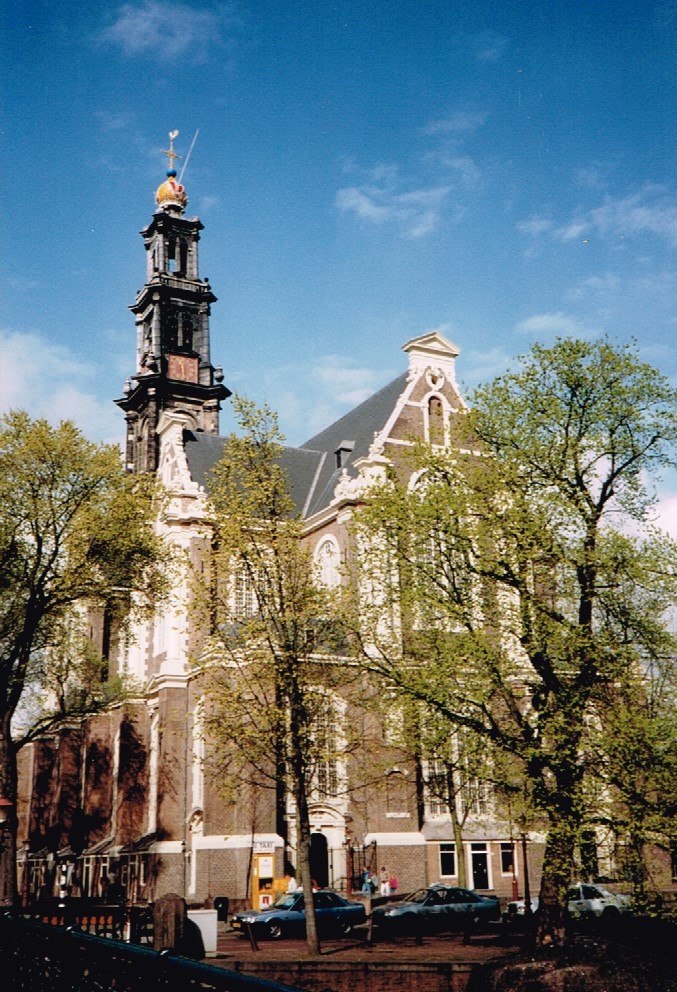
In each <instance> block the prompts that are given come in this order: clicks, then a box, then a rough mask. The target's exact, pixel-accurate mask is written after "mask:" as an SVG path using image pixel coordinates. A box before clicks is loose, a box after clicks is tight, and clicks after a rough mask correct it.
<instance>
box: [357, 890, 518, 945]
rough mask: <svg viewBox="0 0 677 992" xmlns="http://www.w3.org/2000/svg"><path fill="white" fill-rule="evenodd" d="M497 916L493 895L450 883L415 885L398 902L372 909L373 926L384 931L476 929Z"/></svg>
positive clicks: (496, 918) (498, 909) (497, 910)
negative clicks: (416, 886) (418, 887)
mask: <svg viewBox="0 0 677 992" xmlns="http://www.w3.org/2000/svg"><path fill="white" fill-rule="evenodd" d="M500 918H501V909H500V904H499V901H498V899H497V898H496V896H482V895H480V894H479V893H478V892H473V891H471V890H470V889H460V888H458V887H457V886H451V885H430V886H428V887H427V888H425V889H417V890H416V892H412V894H411V895H409V896H405V897H404V899H402V900H401V901H400V902H389V903H386V904H385V905H383V906H377V907H376V908H375V909H374V910H373V912H372V923H373V925H374V927H375V928H378V930H379V931H381V932H383V933H411V932H414V933H425V932H430V933H433V932H436V931H437V932H439V931H443V930H466V929H474V930H476V929H479V928H481V927H482V926H485V925H486V924H487V923H490V922H491V921H493V920H500Z"/></svg>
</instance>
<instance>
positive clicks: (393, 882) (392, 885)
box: [390, 875, 398, 896]
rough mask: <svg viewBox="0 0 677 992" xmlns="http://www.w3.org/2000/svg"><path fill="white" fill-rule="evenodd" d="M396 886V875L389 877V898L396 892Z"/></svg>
mask: <svg viewBox="0 0 677 992" xmlns="http://www.w3.org/2000/svg"><path fill="white" fill-rule="evenodd" d="M397 885H398V882H397V875H391V876H390V895H391V896H394V895H395V893H396V892H397Z"/></svg>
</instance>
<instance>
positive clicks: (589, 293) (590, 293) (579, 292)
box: [566, 272, 621, 300]
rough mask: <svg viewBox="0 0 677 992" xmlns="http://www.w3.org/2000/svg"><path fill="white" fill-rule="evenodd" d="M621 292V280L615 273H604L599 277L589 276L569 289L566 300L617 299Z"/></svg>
mask: <svg viewBox="0 0 677 992" xmlns="http://www.w3.org/2000/svg"><path fill="white" fill-rule="evenodd" d="M620 290H621V280H620V278H619V277H618V276H617V275H616V273H615V272H605V273H604V275H601V276H589V277H588V278H587V279H583V280H582V281H581V282H580V283H579V284H578V285H577V286H574V287H573V288H572V289H570V290H569V291H568V292H567V294H566V298H567V299H568V300H582V299H587V298H589V297H608V296H612V297H614V298H617V297H618V293H619V292H620Z"/></svg>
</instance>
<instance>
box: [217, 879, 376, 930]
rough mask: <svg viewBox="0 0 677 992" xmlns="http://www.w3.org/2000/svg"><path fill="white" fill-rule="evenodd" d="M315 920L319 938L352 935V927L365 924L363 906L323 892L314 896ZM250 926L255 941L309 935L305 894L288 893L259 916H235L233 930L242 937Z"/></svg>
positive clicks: (250, 913)
mask: <svg viewBox="0 0 677 992" xmlns="http://www.w3.org/2000/svg"><path fill="white" fill-rule="evenodd" d="M313 902H314V903H315V920H316V924H317V932H318V934H320V936H336V935H340V934H343V935H345V934H349V933H350V931H351V930H352V929H353V927H357V926H360V925H361V924H362V923H364V922H365V921H366V915H365V912H364V906H363V905H362V903H361V902H348V900H347V899H344V898H343V896H340V895H339V894H338V892H333V891H332V890H331V889H320V890H319V891H318V892H313ZM247 924H249V925H251V928H252V933H253V934H254V936H255V937H257V938H259V937H267V938H270V939H271V940H278V939H279V938H280V937H303V936H305V932H306V911H305V903H304V897H303V892H286V893H284V894H283V895H281V896H278V898H277V899H276V900H275V902H274V903H273V905H272V906H271V907H270V909H263V910H261V911H259V912H257V911H256V910H255V909H245V910H243V911H242V912H241V913H235V914H234V915H233V916H232V917H231V920H230V926H231V928H232V929H233V930H236V931H238V932H239V933H240V934H242V935H243V936H246V935H247Z"/></svg>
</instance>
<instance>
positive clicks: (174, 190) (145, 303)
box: [115, 131, 230, 472]
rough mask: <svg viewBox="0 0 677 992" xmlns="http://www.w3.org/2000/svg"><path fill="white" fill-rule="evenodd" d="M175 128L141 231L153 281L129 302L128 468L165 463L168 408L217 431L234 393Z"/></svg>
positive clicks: (125, 403)
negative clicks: (180, 173)
mask: <svg viewBox="0 0 677 992" xmlns="http://www.w3.org/2000/svg"><path fill="white" fill-rule="evenodd" d="M178 134H179V132H178V131H170V132H169V149H168V150H165V151H163V154H164V155H167V157H168V159H169V164H170V168H169V169H168V170H167V178H166V180H165V181H164V182H163V183H161V184H160V185H159V186H158V188H157V191H156V194H155V202H156V204H157V210H156V212H155V214H154V215H153V219H152V221H151V223H150V224H149V225H148V227H147V228H145V229H144V230H143V231H142V232H141V235H142V237H143V239H144V245H145V249H146V283H145V285H144V286H143V288H142V289H141V290H139V292H138V293H137V296H136V300H135V301H134V303H133V304H132V305H131V307H130V310H131V311H132V313H133V314H134V315H135V317H136V328H137V337H136V340H137V345H136V372H135V374H134V375H133V376H131V377H130V378H129V379H128V380H127V383H126V385H125V395H124V396H123V398H122V399H119V400H116V401H115V402H116V403H117V404H118V406H119V407H121V409H123V410H124V411H125V414H126V419H127V468H128V470H129V471H131V472H153V471H155V469H156V468H157V464H158V454H159V451H158V438H157V427H158V423H159V419H160V415H161V414H162V412H163V411H164V410H170V409H172V410H181V411H183V412H184V413H185V414H187V415H188V421H189V423H191V424H192V425H193V429H194V430H196V431H203V432H205V433H208V434H218V429H219V410H220V408H221V401H222V400H224V399H226V397H227V396H229V395H230V392H229V390H227V389H226V388H225V386H224V385H223V383H222V380H223V373H222V372H221V370H220V368H214V366H213V365H212V364H211V358H210V339H209V317H210V314H211V304H212V303H215V302H216V297H215V296H214V294H213V293H212V291H211V287H210V285H209V282H208V281H207V280H206V279H201V278H200V273H199V258H198V243H199V240H200V231H201V230H202V229H203V226H202V224H201V222H200V221H199V220H198V218H197V217H192V218H187V217H185V216H184V209H185V207H186V204H187V203H188V197H187V195H186V191H185V189H184V187H183V186H182V184H181V183H180V182H178V180H177V177H176V170H175V169H174V167H173V166H174V160H175V159H177V158H180V156H179V155H178V154H177V152H175V151H174V139H175V138H176V137H178Z"/></svg>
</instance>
